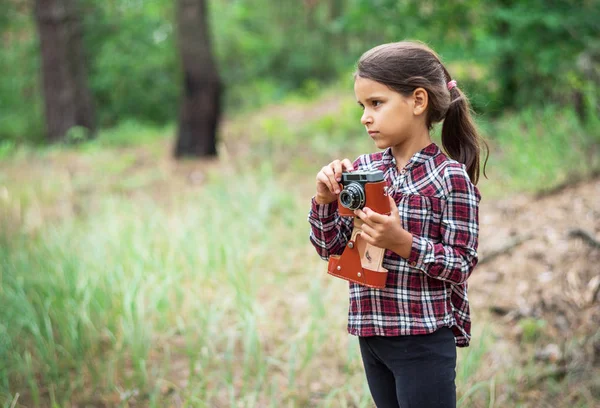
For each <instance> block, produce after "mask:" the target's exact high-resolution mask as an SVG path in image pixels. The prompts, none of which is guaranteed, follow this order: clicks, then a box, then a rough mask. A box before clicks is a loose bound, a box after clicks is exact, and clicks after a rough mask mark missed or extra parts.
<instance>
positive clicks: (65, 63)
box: [35, 0, 95, 141]
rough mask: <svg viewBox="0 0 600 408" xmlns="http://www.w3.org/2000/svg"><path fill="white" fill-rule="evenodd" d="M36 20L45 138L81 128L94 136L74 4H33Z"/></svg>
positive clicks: (39, 0)
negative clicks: (40, 64)
mask: <svg viewBox="0 0 600 408" xmlns="http://www.w3.org/2000/svg"><path fill="white" fill-rule="evenodd" d="M35 17H36V23H37V28H38V34H39V38H40V49H41V54H42V82H43V92H44V105H45V115H46V134H47V137H48V139H49V140H50V141H59V140H62V139H64V137H65V136H66V135H67V132H68V131H69V129H71V128H73V127H76V126H80V127H84V128H87V129H88V130H89V131H90V132H89V133H88V134H89V135H91V134H93V132H94V130H95V110H94V104H93V100H92V94H91V92H90V89H89V87H88V81H87V70H86V66H85V58H84V55H83V44H82V30H81V21H80V17H79V13H78V10H77V8H76V5H75V2H74V0H36V2H35Z"/></svg>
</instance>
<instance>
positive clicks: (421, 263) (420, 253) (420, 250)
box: [408, 235, 431, 270]
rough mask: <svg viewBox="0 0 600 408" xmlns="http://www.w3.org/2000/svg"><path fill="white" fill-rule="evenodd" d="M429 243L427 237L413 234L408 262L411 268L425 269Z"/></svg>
mask: <svg viewBox="0 0 600 408" xmlns="http://www.w3.org/2000/svg"><path fill="white" fill-rule="evenodd" d="M430 248H431V243H430V242H429V240H428V239H425V238H422V237H418V236H416V235H413V239H412V247H411V250H410V256H409V257H408V263H409V265H410V266H412V267H413V268H418V269H421V270H425V260H426V258H427V255H428V254H429V251H430Z"/></svg>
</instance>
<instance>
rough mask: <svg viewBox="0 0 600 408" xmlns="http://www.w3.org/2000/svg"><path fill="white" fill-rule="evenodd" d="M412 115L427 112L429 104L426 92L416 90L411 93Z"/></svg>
mask: <svg viewBox="0 0 600 408" xmlns="http://www.w3.org/2000/svg"><path fill="white" fill-rule="evenodd" d="M412 97H413V102H414V105H413V113H414V114H415V115H417V116H418V115H422V114H423V113H424V112H425V111H426V110H427V105H428V103H429V95H428V94H427V91H426V90H425V89H423V88H417V89H415V90H414V91H413V94H412Z"/></svg>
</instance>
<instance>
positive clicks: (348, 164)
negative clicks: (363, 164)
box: [342, 159, 354, 171]
mask: <svg viewBox="0 0 600 408" xmlns="http://www.w3.org/2000/svg"><path fill="white" fill-rule="evenodd" d="M342 167H343V168H345V169H346V170H347V171H354V166H353V165H352V162H351V161H350V160H348V159H344V160H342Z"/></svg>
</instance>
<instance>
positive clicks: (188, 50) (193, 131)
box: [175, 0, 222, 157]
mask: <svg viewBox="0 0 600 408" xmlns="http://www.w3.org/2000/svg"><path fill="white" fill-rule="evenodd" d="M177 20H178V29H179V49H180V54H181V60H182V67H183V78H184V83H183V95H182V101H181V107H180V111H179V130H178V135H177V144H176V147H175V156H176V157H181V156H198V157H202V156H216V154H217V146H216V145H217V137H216V136H217V128H218V123H219V117H220V114H221V91H222V85H221V81H220V79H219V73H218V72H217V68H216V66H215V63H214V60H213V56H212V52H211V47H210V41H209V36H208V15H207V12H206V1H205V0H178V16H177Z"/></svg>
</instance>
